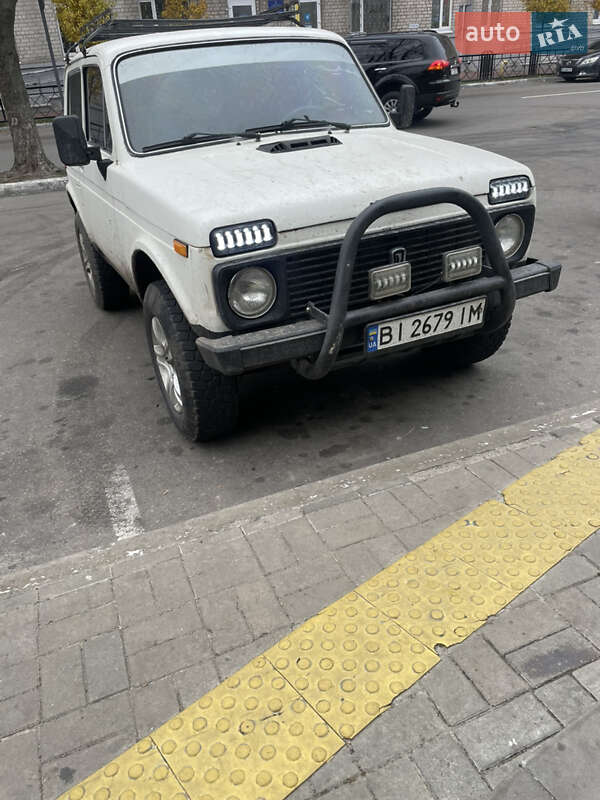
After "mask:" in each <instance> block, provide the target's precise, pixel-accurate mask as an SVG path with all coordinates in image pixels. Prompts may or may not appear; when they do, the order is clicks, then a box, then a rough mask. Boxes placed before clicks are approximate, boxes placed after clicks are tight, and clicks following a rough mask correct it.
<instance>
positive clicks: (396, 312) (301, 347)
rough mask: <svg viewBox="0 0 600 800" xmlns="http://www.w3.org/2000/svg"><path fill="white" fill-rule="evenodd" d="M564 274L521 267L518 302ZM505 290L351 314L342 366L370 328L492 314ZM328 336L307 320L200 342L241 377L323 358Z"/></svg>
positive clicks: (461, 288)
mask: <svg viewBox="0 0 600 800" xmlns="http://www.w3.org/2000/svg"><path fill="white" fill-rule="evenodd" d="M560 271H561V265H560V264H554V263H544V262H541V261H535V260H533V259H530V260H528V261H527V262H526V263H525V264H522V265H521V266H518V267H515V268H514V269H512V270H511V271H510V272H511V277H512V281H513V283H514V287H515V292H516V297H517V299H520V298H523V297H529V296H530V295H533V294H537V293H538V292H551V291H553V290H554V289H556V287H557V285H558V280H559V277H560ZM502 288H503V278H502V277H501V276H499V275H493V276H491V277H487V278H476V279H471V280H469V281H466V282H464V283H457V284H454V285H449V286H446V287H444V288H442V289H436V290H435V291H432V292H427V293H424V294H419V295H414V296H410V297H405V298H402V299H395V300H391V301H388V302H386V303H378V304H377V305H372V306H369V307H368V308H361V309H356V310H355V311H349V312H348V313H347V317H346V336H345V338H344V342H343V343H342V348H341V351H340V364H341V365H343V363H344V349H345V345H346V343H347V342H348V340H353V341H354V342H355V343H356V341H357V339H358V341H359V342H360V341H361V340H362V331H363V328H364V326H365V325H367V324H368V323H369V322H373V321H377V320H382V319H386V318H390V317H394V316H395V317H397V316H402V315H403V314H411V313H414V312H418V311H425V310H427V309H430V308H436V307H440V306H443V305H445V304H450V303H454V302H457V301H460V300H467V299H470V298H475V297H480V296H482V295H486V296H487V297H488V306H489V308H490V309H494V308H495V307H498V306H499V305H500V299H499V298H500V294H501V291H502ZM486 327H489V324H488V323H487V322H486V325H484V330H485V328H486ZM469 333H470V334H471V335H472V331H470V332H469V331H466V332H465V334H459V335H467V336H468V335H469ZM325 334H326V325H325V323H324V322H323V321H321V320H318V319H307V320H304V321H301V322H295V323H293V324H289V325H280V326H278V327H275V328H269V329H267V330H262V331H252V332H249V333H242V334H236V335H231V336H223V337H221V338H218V339H210V338H208V337H206V336H200V337H198V339H196V346H197V347H198V350H199V351H200V353H201V354H202V357H203V358H204V360H205V361H206V363H207V364H208V365H209V366H210V367H212V368H213V369H215V370H217V371H218V372H222V373H224V374H225V375H241V374H242V373H244V372H248V371H251V370H254V369H259V368H261V367H266V366H271V365H274V364H279V363H284V362H289V361H294V360H296V359H303V358H307V357H309V356H314V355H316V354H317V353H319V352H320V350H321V348H322V345H323V341H324V338H325ZM454 336H455V338H456V334H454ZM440 338H442V337H440ZM436 341H439V339H434V340H433V342H431V340H430V341H428V342H427V346H429V344H430V343H433V344H435V342H436ZM397 351H398V348H394V349H392V350H391V351H385V352H386V353H397ZM352 352H353V354H354V355H353V358H356V353H357V351H356V347H354V348H352ZM358 355H359V356H364V357H366V354H365V353H364V351H359V352H358ZM369 357H373V356H369Z"/></svg>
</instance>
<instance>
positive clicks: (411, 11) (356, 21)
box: [21, 0, 600, 34]
mask: <svg viewBox="0 0 600 800" xmlns="http://www.w3.org/2000/svg"><path fill="white" fill-rule="evenodd" d="M21 1H22V0H21ZM278 2H279V0H207V5H208V9H207V14H206V16H207V17H212V18H217V17H238V16H243V15H245V14H255V13H260V12H262V11H266V10H267V9H268V8H269V7H270V6H271V5H277V4H278ZM572 7H573V10H581V11H588V10H589V3H588V1H587V0H573V2H572ZM161 10H162V0H116V3H115V15H116V16H118V17H122V18H136V19H137V18H139V17H142V18H156V17H159V16H160V13H161ZM457 11H523V4H522V2H521V0H471V2H465V0H300V17H301V21H302V24H303V25H306V26H310V27H315V28H327V29H328V30H332V31H336V32H337V33H341V34H348V33H381V32H382V31H390V30H391V31H393V30H411V29H414V30H417V29H422V28H434V29H435V30H438V31H440V32H446V33H452V29H453V27H454V14H455V12H457ZM589 13H590V22H591V23H592V24H593V23H596V24H598V25H600V13H599V12H593V11H590V12H589ZM598 31H599V32H600V27H599V28H598Z"/></svg>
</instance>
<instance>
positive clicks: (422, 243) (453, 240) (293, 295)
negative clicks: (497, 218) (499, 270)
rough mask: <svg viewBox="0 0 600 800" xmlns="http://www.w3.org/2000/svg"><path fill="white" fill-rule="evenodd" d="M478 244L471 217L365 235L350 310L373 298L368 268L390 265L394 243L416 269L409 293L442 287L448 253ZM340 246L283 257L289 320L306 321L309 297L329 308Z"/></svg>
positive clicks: (339, 244)
mask: <svg viewBox="0 0 600 800" xmlns="http://www.w3.org/2000/svg"><path fill="white" fill-rule="evenodd" d="M480 244H481V237H480V235H479V231H478V230H477V228H476V226H475V224H474V223H473V221H472V220H471V218H470V217H461V218H458V219H453V220H447V221H445V222H439V223H434V224H427V225H420V226H419V227H415V228H409V229H406V228H405V229H403V230H400V231H391V232H387V233H380V234H372V235H370V236H364V237H363V239H362V240H361V243H360V246H359V248H358V255H357V258H356V262H355V266H354V273H353V276H352V285H351V289H350V296H349V302H348V308H350V309H352V308H360V307H361V306H365V305H369V304H370V303H371V302H372V301H370V300H369V274H368V273H369V270H370V269H372V268H373V267H383V266H385V265H386V264H390V263H391V262H392V259H391V255H390V252H391V251H392V250H393V249H394V248H396V247H404V248H405V249H406V260H407V261H410V264H411V268H412V269H411V272H412V288H411V290H410V292H408V293H407V294H419V293H420V292H424V291H428V290H429V289H435V288H438V287H439V286H443V285H444V284H443V282H442V266H443V264H442V261H443V254H444V253H447V252H448V251H449V250H459V249H461V248H463V247H469V246H471V245H480ZM340 247H341V242H335V243H333V244H326V245H321V246H318V247H314V248H311V249H308V250H302V251H299V252H297V253H289V254H287V255H286V256H284V259H285V271H286V274H287V284H288V298H289V307H288V309H289V313H288V315H286V316H287V319H289V320H290V321H292V320H297V319H302V318H303V319H306V305H307V303H308V302H309V301H312V302H313V303H314V304H315V305H316V306H317V307H318V308H320V309H321V310H322V311H329V307H330V305H331V296H332V293H333V283H334V279H335V270H336V266H337V259H338V255H339V251H340ZM388 299H389V298H388Z"/></svg>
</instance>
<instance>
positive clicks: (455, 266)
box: [443, 247, 483, 282]
mask: <svg viewBox="0 0 600 800" xmlns="http://www.w3.org/2000/svg"><path fill="white" fill-rule="evenodd" d="M482 262H483V254H482V251H481V247H465V248H463V249H462V250H453V251H452V252H451V253H444V273H443V277H444V280H445V281H446V282H450V281H459V280H460V279H461V278H469V277H471V275H479V273H480V272H481V264H482Z"/></svg>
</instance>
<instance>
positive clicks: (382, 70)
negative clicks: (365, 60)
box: [373, 67, 387, 72]
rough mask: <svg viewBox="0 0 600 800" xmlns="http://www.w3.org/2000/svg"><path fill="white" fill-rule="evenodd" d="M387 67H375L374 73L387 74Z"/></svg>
mask: <svg viewBox="0 0 600 800" xmlns="http://www.w3.org/2000/svg"><path fill="white" fill-rule="evenodd" d="M386 69H387V67H375V69H374V70H373V72H385V71H386Z"/></svg>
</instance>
